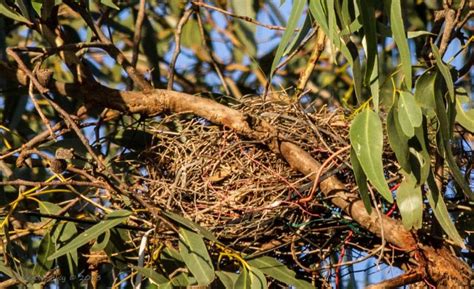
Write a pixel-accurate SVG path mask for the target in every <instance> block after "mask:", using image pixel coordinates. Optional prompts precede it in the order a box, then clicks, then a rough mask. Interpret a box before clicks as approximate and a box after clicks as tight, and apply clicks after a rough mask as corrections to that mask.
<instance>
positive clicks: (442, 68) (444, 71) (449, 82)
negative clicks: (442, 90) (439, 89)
mask: <svg viewBox="0 0 474 289" xmlns="http://www.w3.org/2000/svg"><path fill="white" fill-rule="evenodd" d="M431 50H432V51H433V54H434V56H435V59H436V66H437V67H438V69H439V72H441V75H442V76H443V78H444V81H445V82H446V86H447V87H448V93H449V96H450V97H451V100H453V101H454V83H453V78H452V76H451V72H450V71H449V67H448V66H447V65H446V64H444V62H443V59H442V58H441V55H440V54H439V51H438V47H436V45H434V44H433V43H431Z"/></svg>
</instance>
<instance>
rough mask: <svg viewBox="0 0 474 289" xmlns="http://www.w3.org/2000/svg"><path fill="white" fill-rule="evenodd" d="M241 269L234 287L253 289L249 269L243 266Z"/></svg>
mask: <svg viewBox="0 0 474 289" xmlns="http://www.w3.org/2000/svg"><path fill="white" fill-rule="evenodd" d="M240 271H241V272H240V274H239V278H237V281H235V285H234V289H251V288H252V287H250V285H251V284H250V274H249V271H248V270H247V268H245V267H243V268H241V270H240ZM252 289H253V288H252Z"/></svg>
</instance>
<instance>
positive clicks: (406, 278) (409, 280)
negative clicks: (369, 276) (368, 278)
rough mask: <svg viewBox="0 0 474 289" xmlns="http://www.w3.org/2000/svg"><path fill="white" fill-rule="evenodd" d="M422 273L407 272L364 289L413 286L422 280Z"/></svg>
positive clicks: (418, 271)
mask: <svg viewBox="0 0 474 289" xmlns="http://www.w3.org/2000/svg"><path fill="white" fill-rule="evenodd" d="M424 275H425V274H424V273H423V271H421V270H414V271H409V272H407V273H405V274H402V275H400V276H397V277H395V278H392V279H388V280H385V281H382V282H380V283H377V284H374V285H370V286H368V287H366V289H391V288H398V287H401V286H405V285H408V284H413V283H416V282H419V281H422V280H423V278H424Z"/></svg>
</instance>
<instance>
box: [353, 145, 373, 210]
mask: <svg viewBox="0 0 474 289" xmlns="http://www.w3.org/2000/svg"><path fill="white" fill-rule="evenodd" d="M351 164H352V171H353V172H354V177H355V180H356V183H357V186H358V187H359V194H360V198H361V199H362V202H364V207H365V209H366V210H367V212H368V213H369V214H370V213H371V212H372V205H371V203H370V196H369V188H368V187H367V176H366V175H365V173H364V170H363V169H362V167H361V165H360V163H359V160H358V159H357V156H356V153H355V151H354V149H353V148H351Z"/></svg>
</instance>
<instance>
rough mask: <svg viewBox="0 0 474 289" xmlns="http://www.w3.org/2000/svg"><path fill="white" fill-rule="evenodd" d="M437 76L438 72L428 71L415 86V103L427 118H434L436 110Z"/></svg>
mask: <svg viewBox="0 0 474 289" xmlns="http://www.w3.org/2000/svg"><path fill="white" fill-rule="evenodd" d="M436 76H437V72H436V71H433V70H427V71H425V72H424V73H423V74H422V75H421V76H420V77H419V78H418V79H417V80H416V84H415V101H416V103H418V104H419V105H420V107H421V108H422V110H423V112H424V114H425V115H426V116H427V117H431V116H433V115H434V111H435V109H436V102H435V96H434V89H435V82H436Z"/></svg>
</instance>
